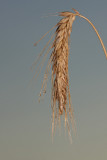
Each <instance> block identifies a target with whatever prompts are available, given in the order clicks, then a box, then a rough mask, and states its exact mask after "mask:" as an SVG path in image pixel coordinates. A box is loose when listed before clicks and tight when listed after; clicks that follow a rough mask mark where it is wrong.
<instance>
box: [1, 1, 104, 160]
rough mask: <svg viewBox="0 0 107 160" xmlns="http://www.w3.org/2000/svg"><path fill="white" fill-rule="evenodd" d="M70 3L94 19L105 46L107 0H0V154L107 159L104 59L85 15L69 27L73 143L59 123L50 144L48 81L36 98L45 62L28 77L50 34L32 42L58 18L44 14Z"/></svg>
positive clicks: (24, 159) (15, 158)
mask: <svg viewBox="0 0 107 160" xmlns="http://www.w3.org/2000/svg"><path fill="white" fill-rule="evenodd" d="M71 8H75V9H77V10H78V11H79V12H80V13H81V14H82V15H84V16H86V17H87V18H89V19H90V20H91V21H92V22H93V24H94V25H95V26H96V28H97V29H98V31H99V34H100V36H101V38H102V40H103V42H104V44H105V46H106V48H107V0H102V1H101V0H72V1H71V0H39V1H37V0H18V1H16V0H0V159H1V160H7V159H8V160H65V159H72V160H101V159H103V160H107V60H106V59H105V55H104V52H103V50H102V47H101V45H100V42H99V40H98V38H97V35H96V34H95V32H94V31H93V29H92V27H91V26H90V25H89V24H88V23H87V22H86V21H85V20H84V19H81V18H79V17H76V20H75V22H74V24H73V31H72V33H71V44H70V48H71V49H70V57H69V75H70V89H71V98H72V103H73V107H74V115H75V119H76V127H77V135H76V136H75V135H74V134H73V132H72V137H73V143H72V144H70V142H69V138H68V135H67V134H66V136H65V132H64V127H63V125H62V127H61V135H59V131H58V128H57V131H56V134H55V137H54V142H53V144H52V139H51V107H50V93H51V83H50V81H49V83H48V89H47V94H46V95H45V97H44V100H42V101H41V102H40V103H39V102H38V95H39V92H40V89H41V83H42V80H43V74H44V68H45V67H44V68H43V70H42V72H41V74H40V75H39V77H38V79H37V80H36V81H32V78H33V75H34V72H32V71H31V70H30V67H31V66H32V63H33V62H34V61H35V59H36V57H37V55H38V53H40V51H41V50H42V48H43V46H44V45H45V44H46V42H47V40H48V39H49V37H50V34H49V35H47V36H46V38H44V40H42V41H41V42H40V43H39V44H38V46H37V47H34V46H33V43H35V42H36V41H37V40H39V39H40V38H41V36H42V35H44V34H45V33H46V32H47V31H48V30H49V29H50V28H52V26H53V25H55V24H56V23H57V22H58V20H59V19H60V18H59V17H46V18H43V16H45V15H48V14H50V13H55V12H60V11H71ZM71 53H72V54H71ZM45 65H46V64H45Z"/></svg>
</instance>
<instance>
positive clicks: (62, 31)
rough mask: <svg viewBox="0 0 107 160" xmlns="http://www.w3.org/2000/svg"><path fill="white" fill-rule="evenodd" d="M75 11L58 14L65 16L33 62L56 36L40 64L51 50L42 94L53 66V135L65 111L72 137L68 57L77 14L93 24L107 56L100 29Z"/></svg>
mask: <svg viewBox="0 0 107 160" xmlns="http://www.w3.org/2000/svg"><path fill="white" fill-rule="evenodd" d="M73 11H74V13H72V12H60V13H59V14H58V15H59V16H62V17H63V18H62V19H61V20H60V21H59V22H58V23H57V24H56V25H55V26H54V27H53V28H52V29H54V28H55V27H57V28H56V31H55V33H54V34H53V35H52V37H51V38H50V40H49V41H48V42H47V44H46V46H45V47H44V48H43V50H42V52H41V53H40V54H39V56H38V58H37V60H36V62H34V64H33V66H35V65H36V63H37V62H38V60H39V58H40V57H41V56H42V55H43V53H44V51H45V49H46V48H47V47H48V45H49V44H50V42H51V40H52V39H53V37H54V36H55V39H54V40H53V42H52V43H51V44H50V47H49V48H48V50H47V52H46V53H45V55H44V57H43V59H42V62H41V63H40V65H39V67H41V69H42V66H43V64H44V62H45V60H46V57H47V55H48V53H50V51H51V55H50V59H49V61H48V65H47V67H46V71H45V75H44V80H43V84H42V88H41V92H40V96H41V95H42V94H43V95H44V94H45V93H46V86H47V80H48V74H49V71H50V68H51V66H52V72H51V73H52V75H51V81H52V93H51V107H52V135H53V132H54V127H56V124H57V122H58V121H60V116H61V115H62V114H63V113H64V115H65V116H64V117H65V118H64V119H65V126H66V124H67V128H68V133H69V135H70V137H71V132H70V127H69V123H68V117H69V119H70V120H71V123H72V125H73V128H75V121H74V116H73V108H72V104H71V96H70V89H69V75H68V57H69V43H70V34H71V31H72V24H73V22H74V20H75V17H76V16H79V17H81V18H83V19H85V20H86V21H88V22H89V23H90V24H91V26H92V27H93V29H94V30H95V32H96V34H97V36H98V38H99V40H100V42H101V45H102V48H103V50H104V53H105V56H106V58H107V52H106V49H105V47H104V44H103V42H102V39H101V37H100V36H99V34H98V31H97V30H96V28H95V26H94V25H93V24H92V23H91V22H90V21H89V20H88V19H87V18H86V17H84V16H82V15H81V14H80V13H79V12H78V11H76V10H75V9H73ZM52 29H50V30H49V31H48V32H47V33H49V32H50V31H51V30H52ZM47 33H46V34H47ZM46 34H45V35H46ZM45 35H44V36H45ZM44 36H43V37H44ZM43 37H42V38H43ZM42 38H41V39H42ZM41 39H40V40H41ZM40 40H39V41H40ZM39 41H38V42H39ZM38 42H37V43H38ZM37 43H35V44H34V45H37ZM41 69H40V70H39V71H38V68H37V72H36V74H37V76H38V75H39V73H40V71H41ZM34 78H35V75H34Z"/></svg>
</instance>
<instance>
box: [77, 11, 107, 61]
mask: <svg viewBox="0 0 107 160" xmlns="http://www.w3.org/2000/svg"><path fill="white" fill-rule="evenodd" d="M76 16H79V17H81V18H83V19H85V20H86V21H88V23H90V24H91V26H92V27H93V29H94V31H95V32H96V34H97V36H98V38H99V40H100V43H101V45H102V48H103V50H104V53H105V56H106V59H107V52H106V49H105V46H104V44H103V41H102V39H101V37H100V35H99V33H98V31H97V29H96V28H95V26H94V25H93V24H92V22H91V21H90V20H89V19H88V18H86V17H84V16H82V15H81V14H76Z"/></svg>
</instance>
